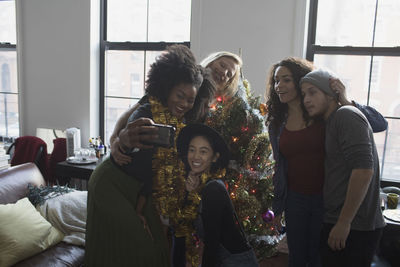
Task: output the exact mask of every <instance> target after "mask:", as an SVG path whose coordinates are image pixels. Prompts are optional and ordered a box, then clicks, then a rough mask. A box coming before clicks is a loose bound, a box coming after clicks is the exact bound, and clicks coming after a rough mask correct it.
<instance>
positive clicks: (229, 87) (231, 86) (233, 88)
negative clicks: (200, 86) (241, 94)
mask: <svg viewBox="0 0 400 267" xmlns="http://www.w3.org/2000/svg"><path fill="white" fill-rule="evenodd" d="M221 57H228V58H231V59H232V60H233V61H234V62H235V63H236V64H237V65H238V68H237V70H236V72H235V75H234V76H233V77H232V78H230V79H229V81H228V82H227V84H226V86H225V88H224V89H223V92H224V95H225V96H228V97H232V96H234V95H235V94H236V92H237V90H238V83H239V78H240V70H241V68H242V65H243V61H242V59H241V58H240V57H239V56H238V55H236V54H234V53H231V52H227V51H219V52H215V53H212V54H210V55H208V56H207V57H206V58H204V59H203V60H202V61H201V62H200V65H201V66H202V67H204V68H207V67H208V66H209V65H210V64H211V63H212V62H214V61H215V60H217V59H219V58H221Z"/></svg>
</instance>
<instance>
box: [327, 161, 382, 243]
mask: <svg viewBox="0 0 400 267" xmlns="http://www.w3.org/2000/svg"><path fill="white" fill-rule="evenodd" d="M373 173H374V172H373V170H372V169H353V171H352V172H351V176H350V181H349V185H348V188H347V193H346V199H345V201H344V204H343V207H342V210H341V211H340V215H339V219H338V221H337V222H336V224H335V226H334V227H333V228H332V230H331V232H330V234H329V238H328V245H329V247H330V248H331V249H332V250H341V249H344V248H345V246H346V239H347V236H348V235H349V232H350V226H351V222H352V221H353V219H354V216H355V215H356V213H357V211H358V209H359V207H360V205H361V203H362V201H363V200H364V198H365V195H366V193H367V191H368V187H369V184H370V182H371V179H372V175H373Z"/></svg>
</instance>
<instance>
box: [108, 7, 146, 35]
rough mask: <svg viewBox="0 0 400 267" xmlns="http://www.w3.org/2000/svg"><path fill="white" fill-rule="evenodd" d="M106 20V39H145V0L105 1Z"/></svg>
mask: <svg viewBox="0 0 400 267" xmlns="http://www.w3.org/2000/svg"><path fill="white" fill-rule="evenodd" d="M107 20H108V21H107V40H108V41H111V42H124V41H132V42H146V41H147V37H146V32H147V1H145V0H129V1H126V0H112V1H107Z"/></svg>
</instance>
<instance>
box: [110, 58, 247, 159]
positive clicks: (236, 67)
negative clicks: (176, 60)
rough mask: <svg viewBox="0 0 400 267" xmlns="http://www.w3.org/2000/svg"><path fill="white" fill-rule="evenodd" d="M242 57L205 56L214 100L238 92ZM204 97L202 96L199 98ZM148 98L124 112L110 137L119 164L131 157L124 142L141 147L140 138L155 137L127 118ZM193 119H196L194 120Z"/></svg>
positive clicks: (150, 131)
mask: <svg viewBox="0 0 400 267" xmlns="http://www.w3.org/2000/svg"><path fill="white" fill-rule="evenodd" d="M242 64H243V63H242V59H241V58H240V57H239V56H238V55H236V54H233V53H230V52H226V51H220V52H216V53H212V54H210V55H209V56H207V57H206V58H204V59H203V60H202V61H201V63H200V65H201V66H202V67H204V68H206V69H208V70H209V71H210V73H211V77H212V79H213V81H214V83H215V87H216V94H215V97H214V98H213V99H212V102H214V101H216V99H217V98H223V99H224V100H227V99H229V98H231V97H232V96H234V95H235V94H237V93H238V84H239V79H240V68H241V67H242ZM201 98H202V97H201V96H200V97H199V99H201ZM145 99H146V96H144V97H143V98H142V99H141V100H140V101H139V103H138V104H136V105H134V106H132V107H131V108H130V109H128V110H127V111H126V112H124V113H123V114H122V115H121V117H120V118H118V121H117V123H116V125H115V128H114V131H113V133H112V135H111V137H110V144H111V154H112V155H113V156H114V159H115V162H117V163H118V164H120V165H122V164H127V163H128V162H130V160H131V158H130V157H129V156H126V155H125V154H123V153H121V152H120V151H119V149H118V147H119V146H120V145H121V144H123V145H124V146H126V147H129V148H134V147H136V148H141V147H142V146H143V144H142V143H141V142H140V140H139V139H142V140H143V141H144V142H146V141H147V140H148V139H151V138H153V137H152V136H151V135H152V133H153V132H152V130H151V129H141V130H142V131H147V133H148V135H144V136H138V135H137V134H136V133H137V131H138V130H137V129H136V127H132V126H129V124H127V120H128V118H129V116H130V115H131V114H132V113H133V112H134V111H135V110H136V109H137V108H138V106H139V105H140V104H141V102H142V101H143V100H145ZM205 104H206V105H207V106H204V107H203V114H202V115H201V116H199V118H197V121H201V120H202V119H205V117H204V111H205V110H208V104H209V103H205ZM192 121H196V119H195V120H192Z"/></svg>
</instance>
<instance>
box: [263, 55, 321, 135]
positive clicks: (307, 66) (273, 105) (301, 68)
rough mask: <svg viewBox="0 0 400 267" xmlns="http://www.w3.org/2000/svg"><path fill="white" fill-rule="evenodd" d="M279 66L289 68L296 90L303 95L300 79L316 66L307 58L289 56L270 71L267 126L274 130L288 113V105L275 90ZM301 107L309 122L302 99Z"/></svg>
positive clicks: (267, 96) (267, 91) (267, 93)
mask: <svg viewBox="0 0 400 267" xmlns="http://www.w3.org/2000/svg"><path fill="white" fill-rule="evenodd" d="M278 67H286V68H288V69H289V71H290V72H291V74H292V76H293V82H294V84H295V86H296V91H297V94H298V95H299V96H301V95H302V94H301V88H300V80H301V78H303V77H304V76H305V75H306V74H307V73H309V72H311V71H312V70H313V69H314V67H313V64H312V63H311V62H310V61H308V60H305V59H301V58H295V57H288V58H285V59H283V60H281V61H280V62H278V63H276V64H274V65H273V66H272V67H271V69H270V71H269V76H268V77H269V78H268V84H267V89H266V93H265V95H266V99H267V103H266V105H267V111H268V115H267V121H266V124H267V126H268V125H269V126H270V127H273V128H272V129H274V131H277V130H278V129H279V128H280V126H281V125H282V123H283V122H284V121H285V119H286V117H287V113H288V105H287V104H286V103H281V101H280V100H279V96H278V94H277V93H276V91H275V78H274V75H275V71H276V69H277V68H278ZM301 108H302V110H303V118H304V120H305V121H306V122H309V120H310V119H309V116H308V114H307V111H306V109H305V108H304V105H303V101H301Z"/></svg>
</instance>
